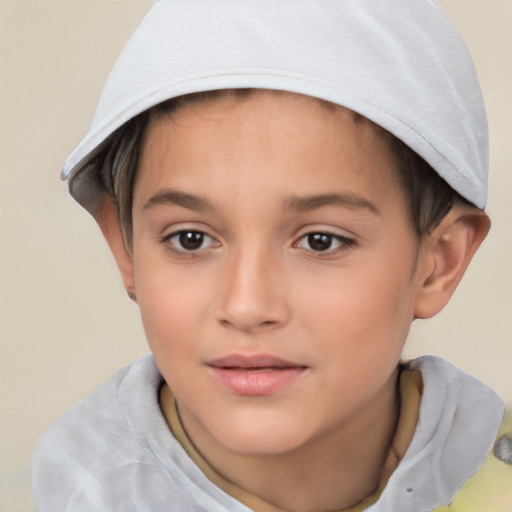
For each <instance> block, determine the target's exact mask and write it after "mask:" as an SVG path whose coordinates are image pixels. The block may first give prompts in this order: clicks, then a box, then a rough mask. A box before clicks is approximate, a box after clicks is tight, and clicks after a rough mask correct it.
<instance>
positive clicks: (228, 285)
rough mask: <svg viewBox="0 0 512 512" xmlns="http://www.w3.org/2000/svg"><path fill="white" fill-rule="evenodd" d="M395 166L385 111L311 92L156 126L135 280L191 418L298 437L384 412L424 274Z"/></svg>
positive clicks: (281, 439) (258, 448)
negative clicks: (376, 116) (358, 108)
mask: <svg viewBox="0 0 512 512" xmlns="http://www.w3.org/2000/svg"><path fill="white" fill-rule="evenodd" d="M394 165H395V162H394V159H393V157H392V155H391V153H390V151H389V149H388V147H387V146H386V143H385V141H384V140H383V138H382V135H379V134H378V133H377V132H376V131H375V129H374V128H373V127H372V126H371V125H370V124H369V123H367V122H364V121H363V122H357V123H356V122H354V120H353V117H352V115H351V113H350V112H348V111H347V110H344V109H342V108H328V107H326V106H325V105H322V104H321V103H320V102H318V101H316V100H312V99H310V98H306V97H302V96H299V95H292V94H275V93H269V92H260V93H257V94H256V95H254V96H252V97H250V98H248V99H241V100H233V99H229V98H224V99H218V100H215V101H210V102H205V103H202V104H199V105H195V106H190V107H185V108H184V109H183V110H180V111H178V112H177V113H175V114H173V117H172V118H163V119H159V120H157V121H156V122H154V123H153V124H152V125H151V126H150V128H149V131H148V136H147V139H146V142H145V145H144V148H143V158H142V163H141V167H140V170H139V174H138V177H137V180H136V183H135V187H134V202H133V233H134V241H133V264H134V271H133V273H134V274H133V275H134V283H135V289H136V297H137V302H138V304H139V306H140V310H141V314H142V319H143V323H144V328H145V331H146V334H147V338H148V342H149V345H150V348H151V350H152V352H153V354H154V356H155V359H156V362H157V364H158V366H159V368H160V370H161V371H162V373H163V375H164V377H165V379H166V381H167V382H168V384H169V385H170V387H171V389H172V391H173V392H174V394H175V396H176V399H177V402H178V404H179V409H180V414H181V418H182V421H183V422H184V424H185V427H186V428H187V429H189V431H190V432H194V433H196V435H197V436H203V437H204V438H205V439H209V441H208V442H213V443H218V444H219V446H222V447H223V448H225V449H227V450H230V451H233V452H238V453H246V454H249V453H252V454H264V453H267V454H270V453H273V454H277V453H284V452H286V451H288V450H292V449H294V448H298V447H301V446H304V445H305V444H306V443H308V441H311V440H314V439H319V438H321V437H322V436H323V435H327V433H328V432H332V431H333V429H338V430H339V429H343V428H346V427H347V426H349V425H350V424H352V425H354V424H357V421H358V418H361V417H363V416H364V415H366V417H369V416H368V415H369V411H371V410H372V408H373V409H375V408H376V407H378V403H379V400H380V398H381V397H382V396H383V395H384V394H385V393H389V390H390V389H391V388H392V387H394V386H395V382H394V379H393V377H394V371H395V369H396V366H397V363H398V361H399V358H400V353H401V350H402V347H403V344H404V342H405V338H406V336H407V333H408V330H409V327H410V324H411V321H412V320H413V317H414V314H415V307H416V302H417V300H418V299H417V295H418V290H419V288H420V287H421V282H422V279H423V278H422V277H421V275H422V271H421V269H422V259H421V252H420V251H419V242H418V240H417V238H416V237H415V235H414V233H413V229H412V227H411V223H410V219H409V214H408V211H407V209H406V204H405V198H404V196H403V192H402V190H401V188H400V186H399V184H398V183H397V179H396V178H395V173H394V170H393V167H394ZM252 366H254V368H251V367H252ZM370 416H371V415H370ZM199 444H200V443H199Z"/></svg>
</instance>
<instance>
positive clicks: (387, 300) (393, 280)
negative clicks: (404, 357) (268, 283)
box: [296, 258, 413, 364]
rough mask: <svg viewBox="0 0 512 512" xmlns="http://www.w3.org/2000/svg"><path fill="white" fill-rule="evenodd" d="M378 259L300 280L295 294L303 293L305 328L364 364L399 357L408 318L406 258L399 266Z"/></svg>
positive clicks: (409, 290) (410, 309)
mask: <svg viewBox="0 0 512 512" xmlns="http://www.w3.org/2000/svg"><path fill="white" fill-rule="evenodd" d="M384 260H385V258H381V259H379V258H374V259H373V261H372V262H369V261H368V262H364V264H361V265H353V266H350V267H347V268H344V269H338V271H337V272H336V274H335V275H332V274H330V273H329V274H328V273H326V275H325V277H322V278H318V279H316V282H312V281H311V280H305V281H304V283H303V287H302V290H300V291H299V292H298V293H297V294H296V295H297V296H299V297H307V298H308V300H307V301H304V303H303V305H304V306H305V307H304V309H303V311H302V316H303V317H304V318H308V319H309V321H310V322H311V324H310V326H309V329H310V330H311V331H316V332H317V333H319V334H320V333H321V334H322V335H320V336H319V337H318V339H323V340H325V342H327V340H329V343H330V344H332V345H333V346H332V347H331V349H332V351H333V353H337V352H338V353H339V354H340V355H341V357H361V358H365V359H366V361H367V362H368V364H373V362H375V361H376V360H377V359H379V358H381V357H384V358H386V357H388V355H389V357H391V359H396V357H399V354H400V352H401V349H402V347H403V344H404V343H405V339H406V337H407V334H408V332H409V328H410V324H411V322H412V319H413V307H412V306H413V300H412V291H413V288H412V282H411V273H410V272H411V259H408V260H407V261H406V262H400V265H399V266H393V265H390V264H389V261H384ZM393 261H394V262H395V264H396V259H395V258H393ZM390 268H392V269H397V270H396V271H390ZM317 277H319V276H317Z"/></svg>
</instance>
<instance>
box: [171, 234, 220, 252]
mask: <svg viewBox="0 0 512 512" xmlns="http://www.w3.org/2000/svg"><path fill="white" fill-rule="evenodd" d="M162 242H163V243H164V244H166V245H168V246H170V248H171V249H172V250H173V251H175V252H182V253H185V252H194V251H199V250H202V249H207V248H209V247H213V246H216V245H218V243H217V242H216V241H215V239H214V238H212V237H211V236H209V235H207V234H206V233H203V232H202V231H193V230H181V231H175V232H174V233H171V234H170V235H168V236H166V237H164V238H163V240H162Z"/></svg>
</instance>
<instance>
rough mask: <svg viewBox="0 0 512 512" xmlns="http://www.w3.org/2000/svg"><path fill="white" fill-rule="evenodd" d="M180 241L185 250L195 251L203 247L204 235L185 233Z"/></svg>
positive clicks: (180, 237) (180, 236)
mask: <svg viewBox="0 0 512 512" xmlns="http://www.w3.org/2000/svg"><path fill="white" fill-rule="evenodd" d="M179 241H180V245H181V246H182V247H183V249H186V250H188V251H194V250H196V249H199V248H200V247H201V246H202V245H203V242H204V234H203V233H199V232H198V231H183V232H182V233H180V235H179Z"/></svg>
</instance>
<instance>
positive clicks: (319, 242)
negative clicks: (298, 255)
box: [295, 231, 355, 255]
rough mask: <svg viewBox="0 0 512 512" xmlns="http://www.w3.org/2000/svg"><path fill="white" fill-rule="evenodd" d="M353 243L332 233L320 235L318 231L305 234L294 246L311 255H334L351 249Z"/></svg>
mask: <svg viewBox="0 0 512 512" xmlns="http://www.w3.org/2000/svg"><path fill="white" fill-rule="evenodd" d="M354 244H355V241H354V240H352V239H350V238H347V237H344V236H341V235H336V234H334V233H322V232H320V231H318V232H313V233H307V234H305V235H304V236H303V237H301V238H300V240H299V241H298V242H297V243H296V244H295V245H296V247H299V248H301V249H305V250H307V251H311V252H313V253H326V254H332V255H334V254H336V253H338V252H342V251H344V250H346V249H349V248H351V247H352V246H353V245H354Z"/></svg>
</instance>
